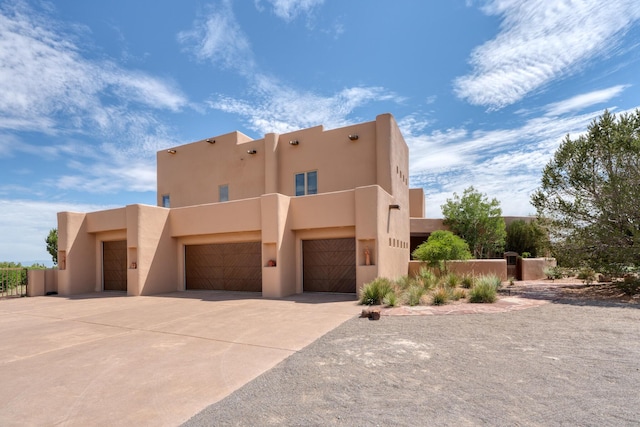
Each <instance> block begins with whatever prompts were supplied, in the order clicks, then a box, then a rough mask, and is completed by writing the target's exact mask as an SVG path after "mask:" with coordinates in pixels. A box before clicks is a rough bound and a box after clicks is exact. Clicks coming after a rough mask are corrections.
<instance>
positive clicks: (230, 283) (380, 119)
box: [58, 114, 424, 297]
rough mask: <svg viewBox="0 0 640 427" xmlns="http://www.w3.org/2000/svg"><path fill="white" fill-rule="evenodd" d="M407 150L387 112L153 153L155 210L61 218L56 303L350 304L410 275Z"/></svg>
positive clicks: (412, 195) (413, 206)
mask: <svg viewBox="0 0 640 427" xmlns="http://www.w3.org/2000/svg"><path fill="white" fill-rule="evenodd" d="M408 156H409V152H408V147H407V145H406V143H405V141H404V138H403V137H402V134H401V133H400V130H399V129H398V126H397V124H396V121H395V119H394V118H393V116H392V115H391V114H382V115H379V116H377V117H376V119H375V121H371V122H366V123H361V124H356V125H352V126H347V127H343V128H339V129H332V130H325V129H324V128H323V127H322V126H317V127H312V128H309V129H302V130H298V131H294V132H290V133H285V134H275V133H270V134H267V135H265V136H264V138H262V139H258V140H253V139H251V138H249V137H248V136H246V135H243V134H242V133H240V132H233V133H229V134H225V135H220V136H216V137H212V138H207V139H203V140H200V141H196V142H193V143H190V144H186V145H182V146H178V147H175V148H171V149H169V150H162V151H160V152H158V153H157V206H148V205H140V204H134V205H128V206H125V207H122V208H117V209H111V210H104V211H98V212H90V213H74V212H60V213H58V260H59V272H58V292H59V293H60V294H62V295H69V294H78V293H86V292H100V291H107V290H126V291H127V294H129V295H152V294H158V293H164V292H172V291H181V290H191V289H215V290H240V291H257V292H262V295H263V296H265V297H283V296H287V295H292V294H296V293H301V292H346V293H356V292H357V290H358V289H359V288H360V286H362V284H364V283H366V282H368V281H370V280H372V279H374V278H376V277H378V276H384V277H399V276H402V275H405V274H407V265H408V260H409V258H410V246H411V244H410V217H423V216H424V194H423V191H422V189H415V190H410V189H409V188H408V182H409V178H408V176H409V170H408V169H409V161H408Z"/></svg>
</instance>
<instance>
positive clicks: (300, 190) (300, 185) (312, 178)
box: [296, 171, 318, 196]
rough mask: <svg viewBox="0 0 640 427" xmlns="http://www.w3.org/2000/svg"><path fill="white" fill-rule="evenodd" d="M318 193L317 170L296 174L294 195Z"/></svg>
mask: <svg viewBox="0 0 640 427" xmlns="http://www.w3.org/2000/svg"><path fill="white" fill-rule="evenodd" d="M305 194H318V171H312V172H303V173H297V174H296V196H304V195H305Z"/></svg>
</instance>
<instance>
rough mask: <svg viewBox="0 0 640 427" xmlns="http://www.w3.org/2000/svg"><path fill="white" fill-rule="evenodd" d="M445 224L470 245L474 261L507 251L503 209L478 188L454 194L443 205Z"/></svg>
mask: <svg viewBox="0 0 640 427" xmlns="http://www.w3.org/2000/svg"><path fill="white" fill-rule="evenodd" d="M442 214H443V215H444V224H445V225H446V226H448V227H449V229H450V230H451V231H453V232H454V233H455V234H457V235H458V236H460V237H462V238H463V239H464V240H465V241H466V242H467V243H468V244H469V248H470V249H471V252H472V253H473V256H474V257H475V258H490V257H493V256H496V255H497V254H499V253H501V252H502V251H503V249H504V243H505V238H506V235H507V232H506V227H505V224H504V219H503V218H502V209H500V202H499V201H498V200H497V199H492V200H489V199H488V198H487V196H486V195H484V194H481V193H479V192H478V191H476V189H475V188H473V187H469V188H467V189H466V190H464V193H463V194H462V197H460V196H458V194H456V193H453V199H447V202H446V203H445V204H444V205H442Z"/></svg>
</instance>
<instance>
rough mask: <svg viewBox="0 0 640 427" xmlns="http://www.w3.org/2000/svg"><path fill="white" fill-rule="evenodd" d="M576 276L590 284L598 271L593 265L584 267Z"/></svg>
mask: <svg viewBox="0 0 640 427" xmlns="http://www.w3.org/2000/svg"><path fill="white" fill-rule="evenodd" d="M576 277H577V278H578V279H580V280H582V283H585V284H587V285H590V284H592V283H593V282H594V281H595V280H596V271H595V270H594V269H593V268H591V267H582V268H580V269H579V270H578V274H577V276H576Z"/></svg>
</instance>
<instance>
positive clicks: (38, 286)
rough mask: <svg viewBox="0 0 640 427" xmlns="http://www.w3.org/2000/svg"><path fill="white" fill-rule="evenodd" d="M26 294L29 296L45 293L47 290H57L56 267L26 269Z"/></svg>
mask: <svg viewBox="0 0 640 427" xmlns="http://www.w3.org/2000/svg"><path fill="white" fill-rule="evenodd" d="M27 280H28V283H29V285H28V286H27V295H28V296H30V297H36V296H42V295H46V293H47V292H58V269H57V268H47V269H42V270H35V269H30V270H29V271H27Z"/></svg>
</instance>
